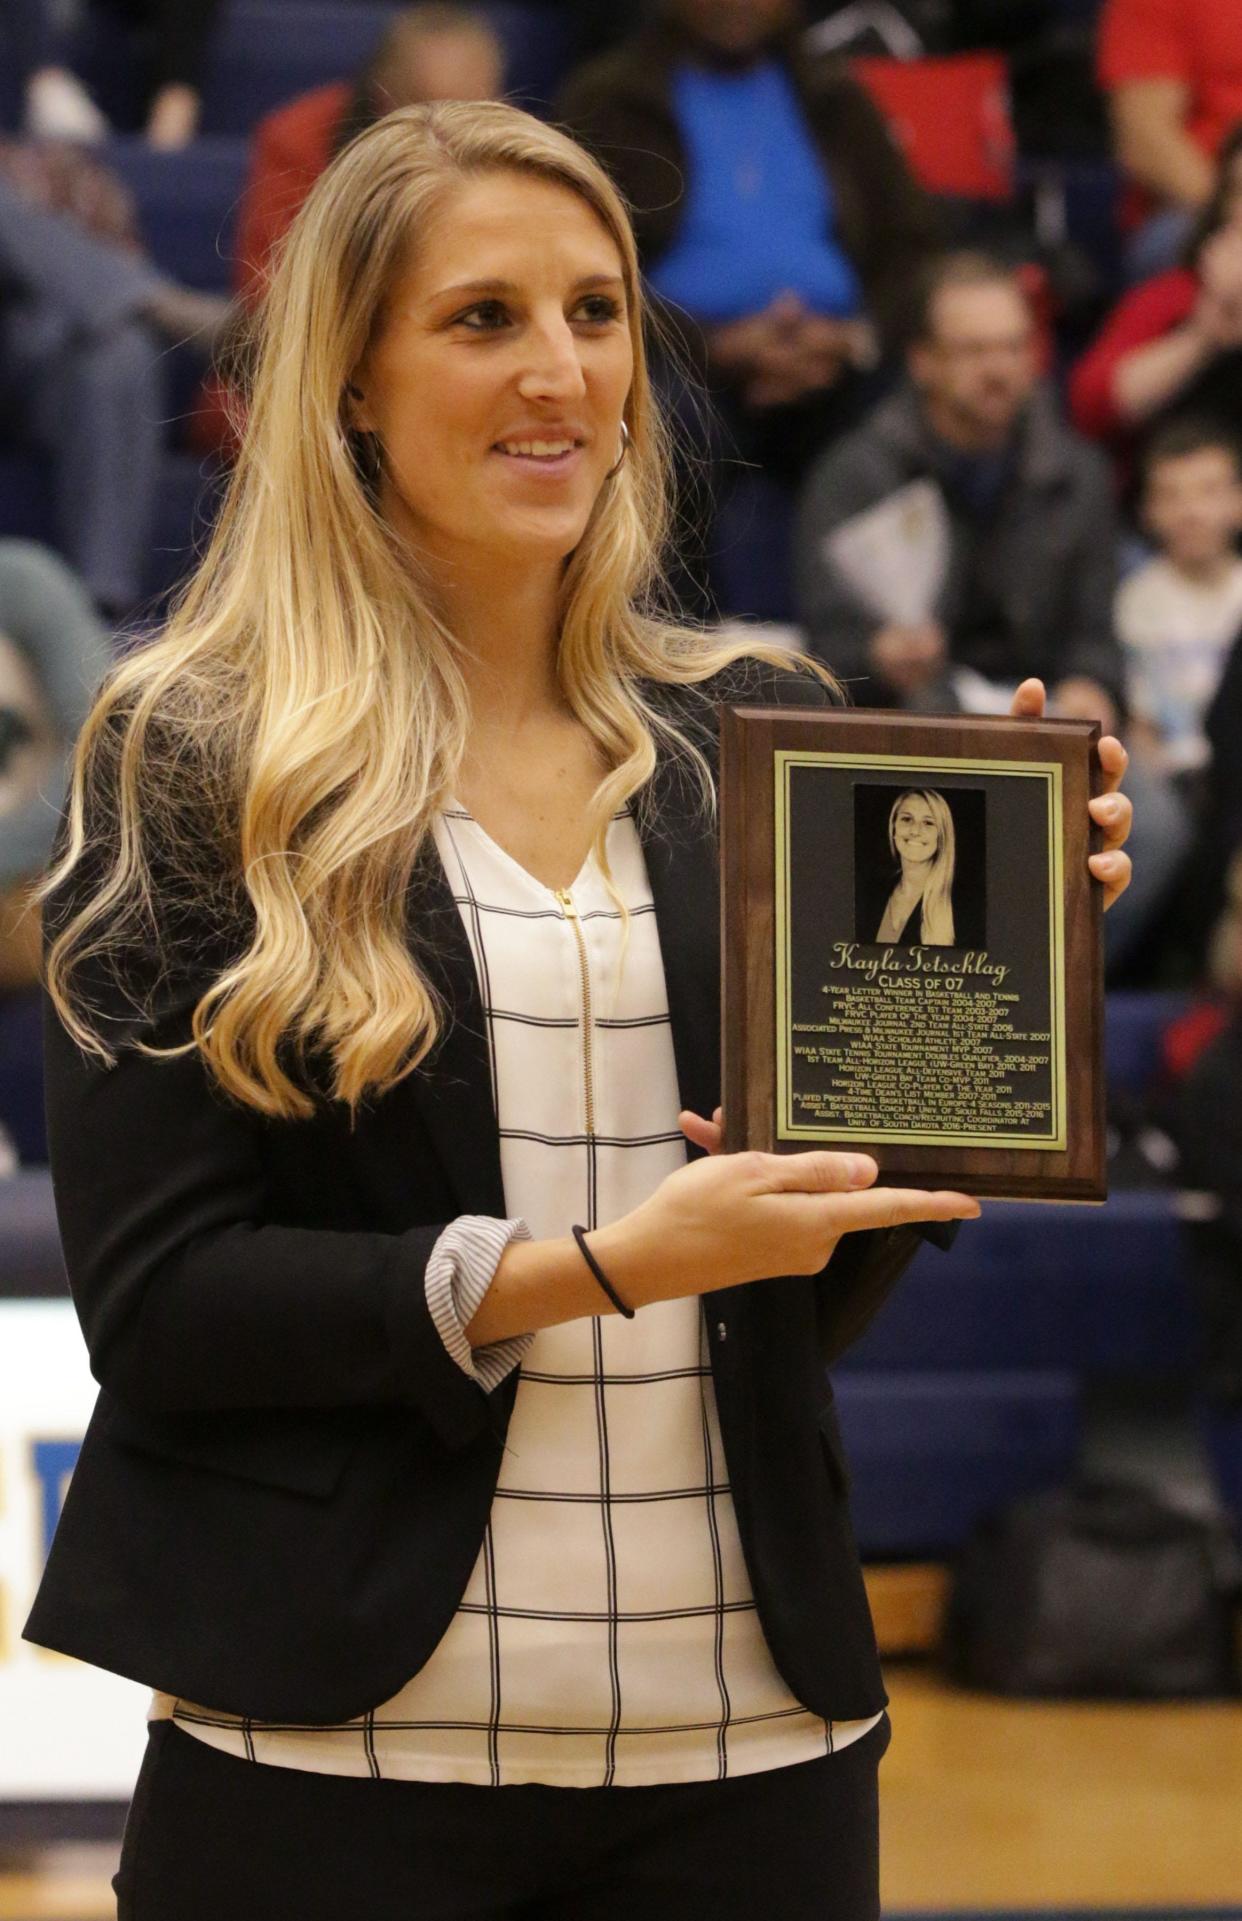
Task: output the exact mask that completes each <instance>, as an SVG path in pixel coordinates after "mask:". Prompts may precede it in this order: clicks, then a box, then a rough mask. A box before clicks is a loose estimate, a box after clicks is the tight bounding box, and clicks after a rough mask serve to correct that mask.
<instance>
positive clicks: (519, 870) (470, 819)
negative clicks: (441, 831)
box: [441, 800, 611, 899]
mask: <svg viewBox="0 0 1242 1921" xmlns="http://www.w3.org/2000/svg"><path fill="white" fill-rule="evenodd" d="M441 818H442V819H444V820H445V821H448V822H452V821H461V822H463V823H464V824H465V825H467V826H469V827H472V828H473V829H474V831H475V833H476V834H477V835H478V836H479V839H480V840H482V841H483V842H484V843H485V844H486V846H487V847H488V848H490V850H491V851H492V853H493V854H495V855H496V857H497V859H498V860H501V861H503V862H504V865H505V866H506V867H507V868H508V869H509V870H510V871H511V872H512V873H514V874H517V875H518V876H519V877H520V879H521V880H522V881H523V882H524V883H525V884H526V885H527V886H528V887H533V888H535V889H536V891H537V892H538V893H539V894H541V895H546V894H551V895H552V896H553V898H554V899H555V898H556V896H557V895H560V894H572V893H573V892H574V891H575V890H576V889H577V888H579V887H581V886H582V885H583V883H584V882H585V881H586V879H587V876H588V875H589V874H590V873H591V872H592V871H593V870H594V869H596V868H597V865H598V864H597V862H596V859H595V849H594V848H593V847H592V848H589V849H588V850H587V856H586V859H585V860H584V861H583V863H582V865H581V867H580V868H579V869H578V872H577V873H576V874H575V875H574V877H573V879H572V880H571V881H570V882H568V884H567V885H566V886H564V887H553V886H552V885H551V883H550V882H549V881H546V880H540V878H539V876H538V874H532V873H531V871H530V868H529V867H523V865H522V863H521V861H520V860H519V859H518V858H517V856H516V854H511V853H510V852H509V850H508V848H507V847H502V846H501V844H500V842H499V841H498V840H497V839H496V837H495V835H494V834H489V833H488V831H487V829H486V827H484V825H483V823H482V821H481V820H480V819H479V818H478V816H477V814H472V813H471V812H470V809H469V808H468V807H463V805H462V803H461V802H460V801H459V800H450V801H449V802H448V803H447V805H446V806H445V807H444V808H443V809H442V810H441ZM609 824H610V825H611V823H609Z"/></svg>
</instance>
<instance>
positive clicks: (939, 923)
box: [854, 782, 987, 947]
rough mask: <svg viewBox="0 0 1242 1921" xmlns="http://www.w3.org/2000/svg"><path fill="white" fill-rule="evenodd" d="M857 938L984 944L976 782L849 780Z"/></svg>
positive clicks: (981, 826)
mask: <svg viewBox="0 0 1242 1921" xmlns="http://www.w3.org/2000/svg"><path fill="white" fill-rule="evenodd" d="M854 938H855V939H856V940H859V941H863V942H869V943H872V944H879V945H895V946H901V947H909V946H915V945H927V946H933V947H985V946H986V945H987V796H986V794H985V793H984V792H983V791H982V790H981V789H977V788H969V787H957V786H953V785H951V784H949V783H948V782H942V783H941V784H940V785H939V786H937V787H926V788H923V787H891V786H880V785H876V784H874V783H867V782H857V783H855V787H854Z"/></svg>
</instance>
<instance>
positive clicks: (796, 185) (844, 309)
mask: <svg viewBox="0 0 1242 1921" xmlns="http://www.w3.org/2000/svg"><path fill="white" fill-rule="evenodd" d="M673 110H674V113H675V114H676V117H677V123H678V126H679V128H680V130H681V137H682V141H683V143H684V146H685V150H686V162H687V172H688V175H689V183H688V188H687V192H686V198H685V203H684V205H683V208H682V222H681V230H680V232H679V233H678V236H677V238H676V240H675V241H674V242H673V245H672V246H671V247H670V248H669V249H668V251H667V252H666V253H665V254H664V255H663V257H662V258H661V259H660V260H659V261H657V263H656V264H655V266H654V267H653V268H652V269H651V272H650V274H649V279H650V281H651V284H652V286H653V287H654V288H655V290H656V292H657V293H658V294H660V295H661V296H662V297H663V298H664V299H665V300H670V301H673V302H674V303H675V304H676V305H677V306H679V307H684V308H685V309H686V311H687V312H688V313H692V314H694V315H695V316H696V318H698V319H702V320H708V321H718V322H720V321H727V320H737V319H740V318H741V317H742V315H743V314H752V313H758V312H760V311H762V309H763V308H765V307H767V306H769V305H770V304H771V302H772V301H773V300H774V299H775V297H776V296H777V294H780V293H784V292H789V293H795V294H797V295H798V296H799V297H800V299H801V300H802V301H803V303H804V304H805V305H806V306H807V307H809V308H811V309H812V310H813V311H814V312H815V313H821V314H831V315H834V316H836V317H837V318H839V319H846V318H850V317H852V316H853V315H856V314H858V313H859V312H860V311H861V308H862V289H861V287H860V285H859V281H858V276H857V274H856V273H855V272H854V269H853V267H852V265H851V264H850V261H849V259H848V258H847V257H846V255H845V254H844V253H843V251H842V249H841V246H840V244H839V242H838V241H837V239H836V233H835V224H836V209H835V206H834V203H833V193H832V184H831V182H830V181H829V179H828V177H827V174H826V172H825V169H824V165H823V162H822V160H821V159H820V156H819V154H818V152H817V151H816V148H815V144H814V142H813V140H812V138H811V135H810V133H809V131H808V129H807V125H806V122H805V120H804V118H803V115H802V109H801V106H800V104H799V102H798V97H797V95H796V93H795V92H794V89H793V86H792V84H791V82H790V79H789V76H788V74H787V73H786V71H785V69H784V67H782V66H781V65H780V64H779V63H778V62H777V61H775V60H768V61H764V62H763V63H762V64H761V65H759V66H756V67H752V68H750V69H749V70H748V71H747V72H745V73H712V72H708V71H707V70H705V69H704V68H701V67H692V66H683V67H679V68H677V70H676V71H675V73H674V75H673Z"/></svg>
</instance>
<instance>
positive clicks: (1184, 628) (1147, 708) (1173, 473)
mask: <svg viewBox="0 0 1242 1921" xmlns="http://www.w3.org/2000/svg"><path fill="white" fill-rule="evenodd" d="M1239 460H1240V456H1239V449H1238V447H1237V445H1236V444H1235V443H1234V442H1233V441H1232V440H1231V439H1230V437H1229V435H1228V434H1225V433H1222V432H1221V431H1220V429H1219V428H1217V427H1215V426H1214V425H1213V424H1212V423H1211V422H1203V421H1200V422H1196V421H1193V420H1189V419H1188V420H1185V421H1178V422H1174V423H1172V424H1170V425H1169V426H1167V427H1165V428H1164V429H1163V430H1162V431H1161V432H1160V433H1158V434H1156V435H1155V436H1154V437H1153V438H1152V440H1151V441H1150V442H1149V443H1148V446H1147V449H1146V452H1145V455H1144V461H1143V499H1142V511H1143V520H1144V523H1145V525H1146V528H1147V532H1148V533H1149V535H1150V536H1151V539H1152V541H1153V543H1154V544H1155V546H1156V549H1157V553H1156V555H1155V557H1154V558H1153V559H1151V560H1149V561H1148V562H1147V563H1146V564H1145V565H1144V566H1142V567H1139V568H1138V569H1137V570H1136V571H1135V572H1134V573H1132V574H1131V575H1130V576H1129V578H1128V579H1127V580H1125V581H1124V582H1123V583H1122V585H1121V587H1120V588H1119V590H1118V594H1117V610H1116V622H1117V632H1118V636H1119V638H1120V640H1121V643H1122V646H1123V649H1124V651H1125V655H1126V685H1127V690H1128V695H1129V702H1130V710H1131V730H1130V737H1129V741H1128V744H1129V745H1130V746H1131V747H1132V748H1136V749H1138V750H1139V751H1141V752H1145V753H1147V754H1148V755H1149V756H1150V758H1151V759H1152V761H1153V762H1154V763H1155V764H1156V765H1157V766H1158V767H1159V768H1160V769H1161V771H1162V772H1165V773H1167V774H1169V775H1171V776H1172V777H1174V778H1175V779H1177V780H1179V781H1181V782H1183V783H1186V784H1189V783H1191V782H1192V781H1193V778H1194V776H1196V775H1198V774H1199V773H1201V771H1202V769H1203V768H1204V766H1205V765H1206V763H1207V760H1208V758H1209V752H1210V750H1209V746H1208V740H1207V736H1206V734H1205V732H1204V720H1205V718H1206V715H1207V712H1208V708H1209V707H1210V705H1211V703H1212V700H1213V697H1214V695H1215V693H1216V689H1217V687H1218V685H1219V684H1220V678H1221V673H1222V670H1223V668H1224V664H1225V660H1226V658H1227V656H1228V653H1229V649H1230V647H1231V646H1232V644H1233V639H1234V636H1235V635H1236V634H1237V632H1238V630H1239V628H1242V556H1239V553H1238V538H1239V535H1242V470H1240V467H1239ZM1239 748H1240V749H1242V741H1240V742H1239Z"/></svg>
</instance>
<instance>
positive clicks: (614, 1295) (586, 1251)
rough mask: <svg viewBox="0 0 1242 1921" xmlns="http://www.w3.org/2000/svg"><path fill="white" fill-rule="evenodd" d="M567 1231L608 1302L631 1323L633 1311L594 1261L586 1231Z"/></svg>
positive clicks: (575, 1229) (576, 1228) (578, 1228)
mask: <svg viewBox="0 0 1242 1921" xmlns="http://www.w3.org/2000/svg"><path fill="white" fill-rule="evenodd" d="M569 1231H570V1233H571V1234H572V1235H573V1237H574V1239H575V1240H576V1241H577V1243H578V1252H579V1253H580V1254H581V1256H582V1258H583V1260H584V1261H585V1262H586V1264H587V1266H588V1267H589V1268H590V1270H591V1272H592V1274H594V1276H595V1278H596V1280H597V1281H598V1282H599V1284H600V1286H601V1287H602V1288H603V1290H604V1292H605V1294H606V1295H607V1296H608V1298H609V1300H610V1301H611V1302H612V1304H613V1306H614V1307H615V1308H616V1310H617V1313H618V1314H624V1316H625V1318H626V1320H627V1321H632V1320H633V1318H634V1309H633V1308H632V1307H627V1306H626V1305H625V1302H624V1301H623V1300H622V1299H621V1296H620V1295H619V1294H618V1292H617V1290H616V1288H615V1287H614V1286H613V1284H612V1282H611V1281H610V1280H609V1278H608V1276H607V1275H606V1274H605V1272H604V1270H603V1268H602V1267H601V1266H600V1264H599V1262H598V1261H597V1260H596V1258H595V1256H594V1254H592V1252H591V1250H590V1248H589V1247H588V1246H587V1244H586V1229H585V1228H584V1227H571V1228H570V1230H569Z"/></svg>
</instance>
